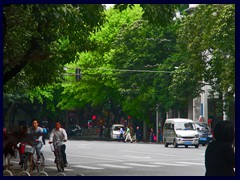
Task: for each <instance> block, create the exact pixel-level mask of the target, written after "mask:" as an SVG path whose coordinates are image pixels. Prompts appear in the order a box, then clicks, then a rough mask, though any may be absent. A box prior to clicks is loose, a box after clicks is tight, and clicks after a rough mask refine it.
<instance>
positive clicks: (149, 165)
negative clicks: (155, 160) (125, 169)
mask: <svg viewBox="0 0 240 180" xmlns="http://www.w3.org/2000/svg"><path fill="white" fill-rule="evenodd" d="M123 164H126V165H130V166H141V167H161V166H157V165H151V164H137V163H123Z"/></svg>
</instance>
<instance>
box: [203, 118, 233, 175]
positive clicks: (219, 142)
mask: <svg viewBox="0 0 240 180" xmlns="http://www.w3.org/2000/svg"><path fill="white" fill-rule="evenodd" d="M234 136H235V133H234V125H233V123H232V122H231V121H220V122H219V123H217V125H216V127H215V128H214V140H213V141H212V142H210V143H209V145H208V147H207V149H206V152H205V167H206V173H205V176H235V171H234V168H235V152H234V150H233V146H232V145H233V141H234Z"/></svg>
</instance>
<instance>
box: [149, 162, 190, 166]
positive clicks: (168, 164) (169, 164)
mask: <svg viewBox="0 0 240 180" xmlns="http://www.w3.org/2000/svg"><path fill="white" fill-rule="evenodd" d="M151 164H159V165H166V166H188V165H186V164H173V163H162V162H152V163H151Z"/></svg>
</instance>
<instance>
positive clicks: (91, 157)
mask: <svg viewBox="0 0 240 180" xmlns="http://www.w3.org/2000/svg"><path fill="white" fill-rule="evenodd" d="M68 156H71V157H83V158H90V159H101V160H108V161H123V160H117V159H110V158H105V157H94V156H80V155H74V154H69V155H68Z"/></svg>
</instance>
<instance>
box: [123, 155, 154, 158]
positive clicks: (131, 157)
mask: <svg viewBox="0 0 240 180" xmlns="http://www.w3.org/2000/svg"><path fill="white" fill-rule="evenodd" d="M124 156H127V157H131V158H137V159H139V158H146V159H150V158H151V157H149V156H132V155H124Z"/></svg>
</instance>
